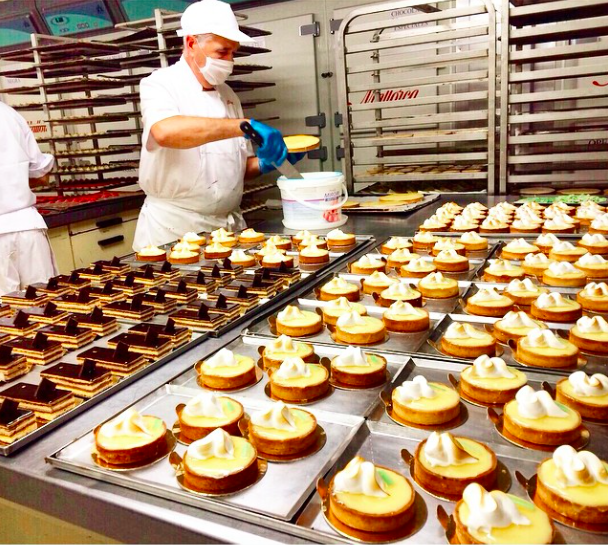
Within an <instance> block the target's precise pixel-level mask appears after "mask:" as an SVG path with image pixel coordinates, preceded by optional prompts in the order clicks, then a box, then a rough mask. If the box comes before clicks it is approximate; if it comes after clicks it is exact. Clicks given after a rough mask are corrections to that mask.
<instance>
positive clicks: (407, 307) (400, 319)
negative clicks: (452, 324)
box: [382, 301, 431, 333]
mask: <svg viewBox="0 0 608 545" xmlns="http://www.w3.org/2000/svg"><path fill="white" fill-rule="evenodd" d="M382 321H383V322H384V325H385V326H386V329H387V331H394V332H397V333H417V332H419V331H427V330H428V329H429V328H430V326H431V325H430V318H429V313H428V312H427V311H426V310H424V309H422V308H418V307H414V306H412V304H411V303H408V302H405V301H395V302H394V303H393V304H392V305H391V306H390V307H389V308H388V309H387V310H385V311H384V313H383V314H382Z"/></svg>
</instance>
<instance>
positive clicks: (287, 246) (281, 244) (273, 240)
mask: <svg viewBox="0 0 608 545" xmlns="http://www.w3.org/2000/svg"><path fill="white" fill-rule="evenodd" d="M319 243H323V244H325V243H324V242H323V241H321V240H319ZM267 244H273V245H274V247H275V248H278V249H279V250H285V251H287V250H291V239H290V238H289V237H282V236H281V235H273V236H271V237H268V238H267V239H266V241H265V242H264V243H263V244H262V246H266V245H267ZM325 248H327V245H325Z"/></svg>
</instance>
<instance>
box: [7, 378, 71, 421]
mask: <svg viewBox="0 0 608 545" xmlns="http://www.w3.org/2000/svg"><path fill="white" fill-rule="evenodd" d="M0 399H3V400H5V399H9V400H12V401H16V402H18V403H19V408H20V409H24V410H30V411H33V412H34V414H35V415H36V418H37V419H38V420H40V421H42V422H50V421H51V420H54V419H55V418H57V417H58V416H60V415H62V414H63V413H66V412H68V411H69V410H70V409H72V408H74V407H75V406H76V398H75V397H74V395H73V394H72V392H67V391H66V390H59V389H58V388H57V386H56V385H55V384H54V383H53V382H51V381H50V380H48V379H45V378H43V379H42V380H41V381H40V384H27V383H25V382H19V383H17V384H14V385H13V386H11V387H10V388H6V389H5V390H2V392H0Z"/></svg>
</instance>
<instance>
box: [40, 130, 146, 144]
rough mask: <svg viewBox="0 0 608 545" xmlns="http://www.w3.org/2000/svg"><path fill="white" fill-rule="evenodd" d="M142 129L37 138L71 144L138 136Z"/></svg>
mask: <svg viewBox="0 0 608 545" xmlns="http://www.w3.org/2000/svg"><path fill="white" fill-rule="evenodd" d="M139 132H140V129H123V130H115V131H99V132H91V133H69V134H57V135H55V136H50V137H46V138H37V141H38V142H70V141H76V140H102V139H104V138H119V137H125V136H136V135H138V134H139Z"/></svg>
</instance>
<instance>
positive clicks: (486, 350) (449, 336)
mask: <svg viewBox="0 0 608 545" xmlns="http://www.w3.org/2000/svg"><path fill="white" fill-rule="evenodd" d="M440 345H441V349H442V350H443V351H444V352H445V353H446V354H449V355H450V356H455V357H458V358H478V357H479V356H481V355H482V354H487V355H488V356H495V355H496V339H495V338H494V337H493V336H492V335H490V334H489V333H486V332H485V331H482V330H481V329H478V328H476V327H474V326H473V325H471V324H466V323H461V322H454V323H452V324H450V325H449V327H448V328H447V329H446V331H445V333H444V334H443V336H442V337H441V341H440Z"/></svg>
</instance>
